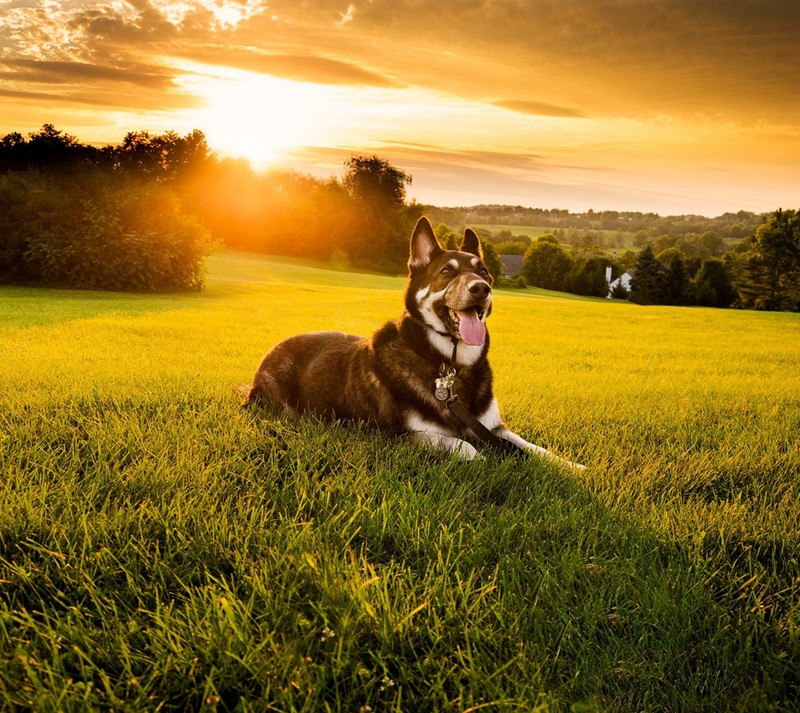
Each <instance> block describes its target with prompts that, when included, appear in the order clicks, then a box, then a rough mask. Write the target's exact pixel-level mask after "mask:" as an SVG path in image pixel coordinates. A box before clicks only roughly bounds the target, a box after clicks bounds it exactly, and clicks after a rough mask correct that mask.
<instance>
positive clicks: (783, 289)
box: [737, 209, 800, 310]
mask: <svg viewBox="0 0 800 713" xmlns="http://www.w3.org/2000/svg"><path fill="white" fill-rule="evenodd" d="M747 247H748V251H747V253H746V254H745V256H744V264H743V267H742V270H741V274H740V280H739V283H738V285H737V288H738V291H739V295H740V297H741V300H742V303H743V305H744V306H745V307H755V308H756V309H764V310H798V309H800V213H799V212H798V211H795V210H780V209H779V210H777V211H775V212H774V213H772V214H771V215H770V216H769V217H768V218H767V219H766V221H765V222H764V223H763V224H762V225H760V226H759V227H758V228H757V230H756V234H755V235H754V236H753V238H751V239H750V241H749V242H748V246H747Z"/></svg>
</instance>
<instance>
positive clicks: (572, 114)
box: [492, 99, 587, 119]
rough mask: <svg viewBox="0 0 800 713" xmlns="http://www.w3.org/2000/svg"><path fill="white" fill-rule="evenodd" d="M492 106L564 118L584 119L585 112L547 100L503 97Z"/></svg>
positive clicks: (523, 112) (522, 112)
mask: <svg viewBox="0 0 800 713" xmlns="http://www.w3.org/2000/svg"><path fill="white" fill-rule="evenodd" d="M492 104H494V106H497V107H500V108H501V109H509V110H510V111H518V112H520V113H521V114H533V115H535V116H558V117H564V118H576V119H585V118H587V116H586V114H584V113H583V112H582V111H579V110H578V109H572V108H570V107H568V106H558V105H556V104H548V103H547V102H535V101H516V100H513V99H503V100H500V101H495V102H492Z"/></svg>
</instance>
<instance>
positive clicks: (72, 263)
mask: <svg viewBox="0 0 800 713" xmlns="http://www.w3.org/2000/svg"><path fill="white" fill-rule="evenodd" d="M22 184H23V185H24V186H25V187H26V188H27V190H26V191H25V192H24V194H19V193H16V194H15V193H14V191H13V189H14V188H16V189H19V188H20V186H19V185H16V186H10V185H9V183H8V181H6V182H5V183H4V188H5V189H6V190H5V191H0V197H2V198H5V199H6V200H4V201H3V202H4V204H5V205H4V207H8V206H11V207H12V209H13V213H14V215H13V216H12V219H11V220H10V221H9V223H8V224H7V227H6V229H5V230H4V232H3V235H2V243H3V246H4V249H3V250H0V278H2V279H4V280H6V281H10V282H28V283H33V284H41V285H48V286H63V287H76V288H83V289H107V290H131V291H155V290H168V289H199V288H200V287H202V284H203V258H204V257H205V256H206V255H207V254H209V253H210V252H211V249H212V247H213V244H212V243H211V241H210V239H209V236H208V233H207V231H206V230H205V229H204V228H202V227H201V226H200V224H199V223H198V222H197V221H196V220H195V219H194V218H192V217H190V216H187V215H185V214H184V213H183V212H182V211H181V208H180V205H179V203H178V200H177V199H176V197H175V196H174V194H173V193H172V191H171V189H169V188H167V187H165V186H163V185H156V184H149V185H138V186H132V187H98V185H97V183H96V182H95V181H93V180H92V178H91V177H84V180H82V181H78V182H77V183H76V184H73V185H71V186H67V185H65V184H62V185H59V184H57V183H54V182H51V181H47V180H43V179H42V178H41V177H40V176H37V175H35V174H31V175H28V176H27V177H26V178H25V179H24V180H23V182H22Z"/></svg>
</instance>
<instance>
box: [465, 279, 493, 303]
mask: <svg viewBox="0 0 800 713" xmlns="http://www.w3.org/2000/svg"><path fill="white" fill-rule="evenodd" d="M491 291H492V288H491V287H490V286H489V283H488V282H484V281H483V280H475V282H473V283H472V284H471V285H470V286H469V292H470V294H471V295H472V296H473V297H477V298H478V299H481V300H484V299H486V298H487V297H488V296H489V293H490V292H491Z"/></svg>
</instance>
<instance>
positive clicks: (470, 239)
mask: <svg viewBox="0 0 800 713" xmlns="http://www.w3.org/2000/svg"><path fill="white" fill-rule="evenodd" d="M459 250H460V251H461V252H462V253H471V254H472V255H477V256H478V257H479V258H483V255H481V241H480V240H479V239H478V236H477V235H476V234H475V231H474V230H473V229H472V228H467V229H466V230H465V231H464V239H463V240H462V241H461V247H460V248H459Z"/></svg>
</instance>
